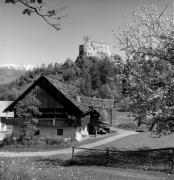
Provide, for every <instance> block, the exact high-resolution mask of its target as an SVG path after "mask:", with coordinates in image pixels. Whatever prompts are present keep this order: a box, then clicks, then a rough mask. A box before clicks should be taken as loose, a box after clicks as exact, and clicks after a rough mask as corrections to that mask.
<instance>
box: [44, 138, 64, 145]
mask: <svg viewBox="0 0 174 180" xmlns="http://www.w3.org/2000/svg"><path fill="white" fill-rule="evenodd" d="M45 142H46V144H48V145H58V144H61V143H62V142H63V138H62V137H46V138H45Z"/></svg>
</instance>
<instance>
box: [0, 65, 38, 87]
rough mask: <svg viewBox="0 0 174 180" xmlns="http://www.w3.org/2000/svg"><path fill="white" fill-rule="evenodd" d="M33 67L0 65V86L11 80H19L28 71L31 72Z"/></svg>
mask: <svg viewBox="0 0 174 180" xmlns="http://www.w3.org/2000/svg"><path fill="white" fill-rule="evenodd" d="M34 67H35V66H34V65H25V66H21V65H15V64H4V65H0V85H1V84H8V83H10V82H12V81H13V80H15V79H17V78H19V77H20V76H21V75H23V74H24V73H25V72H26V71H28V70H33V68H34Z"/></svg>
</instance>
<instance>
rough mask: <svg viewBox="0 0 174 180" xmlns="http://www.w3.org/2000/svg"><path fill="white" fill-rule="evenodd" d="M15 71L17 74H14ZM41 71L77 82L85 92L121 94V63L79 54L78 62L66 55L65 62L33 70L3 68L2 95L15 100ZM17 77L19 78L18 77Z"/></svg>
mask: <svg viewBox="0 0 174 180" xmlns="http://www.w3.org/2000/svg"><path fill="white" fill-rule="evenodd" d="M13 73H14V74H13ZM40 75H49V76H54V77H56V78H58V79H59V80H60V81H62V82H64V83H67V84H71V85H74V86H77V87H78V88H79V89H80V90H81V92H82V94H84V95H85V96H89V97H90V96H92V97H93V96H95V97H100V98H113V97H114V98H120V97H121V96H122V80H121V78H120V77H121V67H120V64H119V66H118V67H117V66H116V65H115V64H114V62H112V61H111V60H110V59H108V58H103V59H98V58H94V57H78V58H77V60H76V61H75V62H73V61H72V60H70V59H67V60H66V61H65V62H64V64H58V63H55V64H52V63H51V64H48V65H47V66H45V65H43V66H41V67H37V68H34V69H33V70H30V71H19V70H18V71H17V70H14V68H12V69H10V70H9V69H3V68H1V79H2V83H0V84H1V85H2V84H5V82H6V83H7V82H10V81H12V80H13V81H12V82H10V83H9V84H8V85H7V86H1V87H2V88H0V99H1V100H14V99H16V97H17V96H18V95H19V94H20V93H21V92H22V91H23V90H24V89H25V88H26V87H27V86H28V84H30V83H32V82H33V81H34V80H35V79H36V78H37V77H39V76H40ZM16 78H17V79H16Z"/></svg>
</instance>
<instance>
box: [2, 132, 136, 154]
mask: <svg viewBox="0 0 174 180" xmlns="http://www.w3.org/2000/svg"><path fill="white" fill-rule="evenodd" d="M117 132H118V134H117V135H115V136H111V137H108V138H105V139H102V140H99V141H97V142H94V143H90V144H85V145H82V146H79V147H80V148H94V147H97V146H101V145H103V144H106V143H109V142H112V141H116V140H118V139H121V138H123V137H126V136H130V135H133V134H136V133H137V132H134V131H127V130H122V129H117ZM79 151H82V149H78V150H76V153H77V152H79ZM71 153H72V148H66V149H60V150H54V151H39V152H9V151H6V152H2V151H1V152H0V157H45V156H54V155H59V154H71Z"/></svg>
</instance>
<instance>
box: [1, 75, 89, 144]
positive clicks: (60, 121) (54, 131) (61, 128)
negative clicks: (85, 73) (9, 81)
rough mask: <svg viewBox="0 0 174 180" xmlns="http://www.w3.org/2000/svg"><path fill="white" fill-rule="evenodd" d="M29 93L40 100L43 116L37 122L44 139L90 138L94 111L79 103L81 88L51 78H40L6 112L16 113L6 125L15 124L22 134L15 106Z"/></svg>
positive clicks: (15, 129) (16, 129) (16, 131)
mask: <svg viewBox="0 0 174 180" xmlns="http://www.w3.org/2000/svg"><path fill="white" fill-rule="evenodd" d="M29 93H33V94H35V95H36V97H37V98H38V99H39V101H40V106H39V111H40V112H41V115H39V116H38V117H37V120H38V127H39V134H40V135H41V136H52V137H53V136H63V137H64V138H70V139H76V140H78V141H80V140H82V139H83V138H84V137H86V136H88V124H89V122H90V112H91V109H90V108H89V107H88V106H87V105H85V104H84V103H82V102H80V98H79V97H80V91H79V89H78V88H76V87H74V86H72V85H69V84H65V83H62V82H60V81H59V80H57V79H56V78H54V77H49V76H40V77H39V78H38V79H37V80H35V81H34V82H33V84H32V85H31V86H30V87H29V88H27V89H26V90H25V91H24V92H23V93H22V94H21V95H20V96H19V97H18V98H17V99H16V100H15V101H14V102H12V103H11V104H10V105H9V106H8V107H7V108H6V109H5V110H4V112H12V111H14V118H9V119H6V120H5V122H4V123H6V124H10V125H13V127H14V129H13V131H14V133H18V132H19V127H18V125H17V122H18V121H17V119H18V117H17V115H16V113H15V106H16V105H17V103H18V102H19V101H20V100H22V99H23V98H25V97H26V96H27V95H28V94H29Z"/></svg>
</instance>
